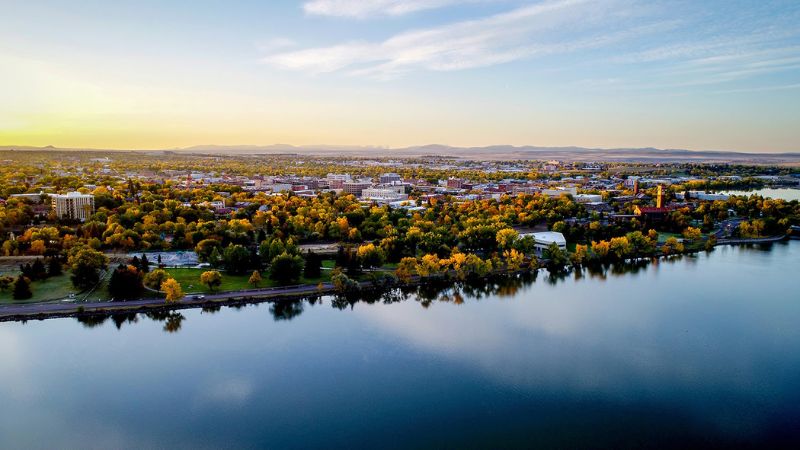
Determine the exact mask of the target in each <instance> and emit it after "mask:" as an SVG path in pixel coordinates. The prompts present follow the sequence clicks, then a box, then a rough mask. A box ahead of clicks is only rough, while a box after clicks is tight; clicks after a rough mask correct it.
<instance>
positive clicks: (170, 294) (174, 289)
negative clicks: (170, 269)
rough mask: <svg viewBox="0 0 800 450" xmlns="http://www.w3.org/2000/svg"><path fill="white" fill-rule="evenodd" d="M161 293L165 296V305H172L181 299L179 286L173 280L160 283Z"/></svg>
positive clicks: (169, 279) (181, 293) (181, 294)
mask: <svg viewBox="0 0 800 450" xmlns="http://www.w3.org/2000/svg"><path fill="white" fill-rule="evenodd" d="M161 292H163V293H164V294H165V295H166V300H167V303H174V302H177V301H179V300H180V299H182V298H183V295H184V294H183V289H182V288H181V284H180V283H178V281H177V280H176V279H175V278H168V279H166V280H165V281H164V282H163V283H161Z"/></svg>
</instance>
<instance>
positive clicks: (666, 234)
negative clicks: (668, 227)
mask: <svg viewBox="0 0 800 450" xmlns="http://www.w3.org/2000/svg"><path fill="white" fill-rule="evenodd" d="M671 237H674V238H677V239H683V236H682V235H680V234H678V233H669V232H666V231H659V232H658V243H659V244H663V243H664V242H667V239H669V238H671Z"/></svg>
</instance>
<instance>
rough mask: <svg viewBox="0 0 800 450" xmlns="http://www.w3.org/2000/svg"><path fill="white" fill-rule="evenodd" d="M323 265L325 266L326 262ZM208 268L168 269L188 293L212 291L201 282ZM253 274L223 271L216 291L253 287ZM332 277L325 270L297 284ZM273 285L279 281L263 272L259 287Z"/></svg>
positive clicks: (325, 279)
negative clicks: (320, 274)
mask: <svg viewBox="0 0 800 450" xmlns="http://www.w3.org/2000/svg"><path fill="white" fill-rule="evenodd" d="M323 266H325V264H324V263H323ZM331 267H332V265H331ZM206 270H208V269H166V271H167V273H169V274H170V276H171V277H173V278H175V280H176V281H178V282H179V283H180V284H181V287H182V288H183V291H184V292H187V293H194V292H203V293H210V292H211V291H210V290H209V289H208V286H206V285H204V284H201V283H200V275H201V274H202V273H203V272H205V271H206ZM251 274H252V272H249V273H247V274H245V275H231V274H228V273H225V272H222V284H221V285H220V286H219V287H217V288H215V289H214V291H215V292H225V291H239V290H242V289H253V288H254V286H253V285H251V284H250V283H248V282H247V281H248V280H249V279H250V275H251ZM330 279H331V273H330V271H329V270H323V271H322V276H321V277H319V278H315V279H306V278H300V280H299V281H298V282H297V284H317V283H319V282H321V281H330ZM273 286H278V283H276V282H274V281H272V280H270V279H269V272H268V271H263V272H261V283H259V284H258V287H260V288H264V287H273Z"/></svg>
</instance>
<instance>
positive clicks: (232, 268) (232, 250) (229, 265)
mask: <svg viewBox="0 0 800 450" xmlns="http://www.w3.org/2000/svg"><path fill="white" fill-rule="evenodd" d="M222 259H223V262H224V264H225V270H227V271H228V272H230V273H232V274H237V275H240V274H243V273H245V272H247V270H248V269H249V268H250V262H251V259H250V252H249V251H247V249H246V248H245V247H244V246H241V245H239V244H231V245H229V246H228V247H226V248H225V252H224V253H223V255H222Z"/></svg>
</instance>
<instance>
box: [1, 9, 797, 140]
mask: <svg viewBox="0 0 800 450" xmlns="http://www.w3.org/2000/svg"><path fill="white" fill-rule="evenodd" d="M0 6H1V7H2V11H3V16H4V21H3V27H0V82H2V83H3V85H4V86H6V87H7V88H6V89H3V90H0V144H5V145H49V144H52V145H57V146H76V147H98V148H103V147H105V148H110V147H113V148H167V147H177V146H188V145H195V144H209V143H215V144H271V143H278V142H280V143H291V144H305V145H308V144H315V143H325V144H352V145H383V146H404V145H417V144H428V143H442V144H451V145H491V144H515V145H526V144H530V145H548V146H567V145H580V146H587V147H645V146H654V147H662V148H690V149H720V150H746V151H762V152H766V151H800V131H798V129H800V126H798V124H800V106H799V105H800V26H798V25H799V24H800V2H798V1H796V0H795V1H702V2H700V1H659V0H656V1H639V0H597V1H588V0H552V1H550V0H548V1H517V0H467V1H451V0H406V1H401V0H308V1H260V2H257V1H244V2H230V1H228V2H223V1H192V2H189V1H170V2H156V1H138V2H126V1H115V2H107V1H105V2H104V1H81V2H74V1H73V2H67V1H54V0H40V1H37V2H23V1H8V0H5V1H0Z"/></svg>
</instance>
